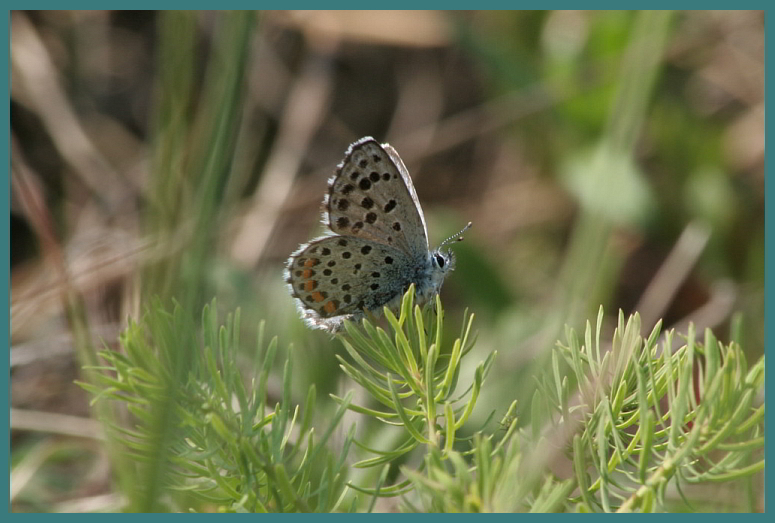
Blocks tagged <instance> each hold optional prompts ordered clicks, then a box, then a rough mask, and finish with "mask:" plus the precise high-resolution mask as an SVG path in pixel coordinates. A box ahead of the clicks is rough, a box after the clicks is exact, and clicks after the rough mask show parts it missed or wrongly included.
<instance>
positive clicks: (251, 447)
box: [82, 288, 764, 512]
mask: <svg viewBox="0 0 775 523" xmlns="http://www.w3.org/2000/svg"><path fill="white" fill-rule="evenodd" d="M239 320H240V317H239V311H237V313H235V314H234V315H229V316H228V318H227V321H226V324H225V325H224V326H221V327H220V328H218V323H217V317H216V312H215V302H213V304H212V305H211V306H209V307H206V308H205V311H204V313H203V316H202V330H201V335H198V336H195V335H194V332H195V331H194V329H193V328H192V327H191V325H189V322H188V321H187V320H186V319H185V315H184V314H183V313H182V309H181V308H180V307H176V308H175V310H174V311H173V312H172V313H171V314H170V313H167V312H166V311H165V310H164V309H163V307H162V306H161V305H160V303H159V302H158V301H156V302H155V303H154V305H153V307H152V308H151V309H150V310H149V311H148V313H147V314H146V316H145V318H144V319H143V321H142V322H141V323H139V324H138V323H131V324H130V326H129V328H128V329H127V330H126V332H125V333H124V334H123V335H122V337H121V344H122V347H123V348H124V353H118V352H113V351H103V352H102V353H101V357H102V358H103V359H104V360H105V361H106V365H104V366H102V367H99V368H95V369H94V370H95V371H99V373H98V376H99V377H98V382H97V383H95V384H82V385H83V386H84V387H86V388H88V389H89V390H91V391H92V392H94V393H95V395H96V398H95V401H96V400H98V399H114V400H119V401H120V402H122V403H123V404H126V405H127V410H128V411H129V413H130V414H131V415H132V416H133V417H134V420H135V427H134V428H127V426H117V425H116V424H113V425H111V426H110V429H111V431H112V433H113V434H114V437H116V438H117V439H118V440H119V442H120V444H121V445H122V447H123V448H124V449H125V450H126V452H128V453H130V454H131V455H132V457H134V458H136V459H137V460H138V462H139V463H142V465H143V466H147V467H152V466H155V467H157V469H158V472H159V474H160V477H162V478H163V481H160V483H159V484H161V485H163V486H164V488H165V492H171V493H175V492H177V493H181V492H187V493H190V494H191V495H194V496H196V498H198V499H200V500H204V501H206V502H209V503H212V504H215V505H216V506H217V507H218V508H219V509H220V510H229V511H340V510H358V511H371V510H373V509H374V507H375V504H376V502H377V501H378V499H379V498H397V497H399V496H400V498H401V501H402V505H403V508H404V509H405V510H410V511H412V510H413V511H420V510H425V511H438V512H459V511H475V512H481V511H486V512H506V511H536V512H546V511H614V510H619V511H633V510H638V511H644V512H646V511H653V510H667V509H670V508H671V507H673V506H674V505H672V503H673V501H671V498H670V496H669V495H668V490H669V489H670V488H672V486H676V487H678V488H679V492H680V486H681V485H682V484H686V483H700V482H720V481H731V480H738V479H742V480H744V481H748V479H746V478H750V477H751V476H752V475H753V474H754V473H756V472H759V471H761V470H762V469H763V467H764V459H763V456H762V453H761V449H762V448H763V443H764V435H763V431H764V429H763V419H764V404H763V402H761V404H758V402H759V400H758V399H757V395H758V394H759V393H760V392H761V390H762V388H763V384H764V359H763V358H762V359H760V360H759V361H758V362H757V363H756V364H754V365H753V366H751V367H750V368H749V367H748V366H747V364H746V361H745V357H744V355H743V352H742V350H741V348H740V345H739V344H738V343H737V342H735V341H733V342H731V343H730V344H728V345H724V344H721V343H720V342H718V340H716V338H715V337H714V336H713V334H712V333H711V332H710V330H706V332H705V340H704V343H700V342H698V341H697V340H696V336H695V333H694V328H693V327H690V329H689V333H688V336H687V337H686V339H685V343H684V344H683V345H682V346H681V347H680V348H678V349H675V350H673V348H672V347H673V341H674V340H675V339H676V336H675V334H674V333H673V332H672V331H669V332H667V333H666V334H664V335H662V336H660V326H659V325H657V327H655V329H654V330H653V331H652V332H651V334H650V335H649V336H648V338H645V339H644V338H641V336H640V320H639V317H638V315H637V314H635V315H633V316H632V317H630V318H629V319H628V320H627V321H626V322H625V320H624V316H623V314H621V313H620V314H619V321H618V325H617V328H616V330H615V332H614V335H613V343H612V344H611V346H610V350H606V346H605V345H604V344H602V343H601V340H600V333H601V328H602V322H603V311H602V308H601V309H600V312H599V314H598V318H597V323H596V327H595V329H594V330H593V328H592V326H591V324H589V323H587V326H586V330H585V334H584V338H583V340H580V339H579V337H578V336H577V335H576V334H575V332H574V331H572V330H570V329H568V330H567V331H566V338H567V341H566V343H564V344H560V343H558V344H557V346H556V347H555V348H554V349H553V350H552V355H551V368H549V369H548V370H547V371H546V372H545V373H543V374H542V375H540V376H538V377H536V384H537V387H536V390H535V393H534V395H533V398H532V403H531V405H530V408H529V410H528V412H527V413H522V417H524V418H527V419H526V420H525V421H522V420H521V419H520V417H517V416H516V414H517V403H516V402H512V403H511V406H510V408H509V409H508V411H507V412H506V414H505V415H504V416H503V417H502V419H501V420H500V423H499V424H498V425H497V429H496V430H492V429H491V426H490V424H489V423H488V422H489V421H490V419H491V418H492V415H491V416H490V418H488V422H486V423H485V424H484V425H483V426H481V427H477V428H472V427H470V425H471V423H470V418H469V417H470V415H471V413H472V411H473V410H474V408H475V406H476V403H477V399H478V397H479V392H480V390H481V389H482V387H483V385H484V383H485V378H486V377H487V376H488V373H489V371H490V370H491V369H492V367H493V362H494V360H495V357H496V354H495V353H493V354H491V355H490V356H489V357H487V358H486V359H485V361H483V362H481V363H479V364H478V365H477V366H476V370H475V372H474V373H473V378H472V380H471V381H472V382H471V383H470V384H466V386H465V387H461V386H460V383H459V381H460V380H461V378H460V376H461V368H462V367H463V361H464V359H465V358H466V357H467V356H468V355H469V353H470V351H471V348H472V347H473V346H474V343H475V340H474V336H473V335H472V322H473V315H470V316H469V315H468V314H467V313H466V315H465V318H464V322H463V327H462V329H461V332H460V336H459V337H458V338H456V339H455V340H454V341H452V342H449V341H447V340H446V337H445V335H444V321H443V309H442V306H441V301H440V300H439V299H438V297H437V299H436V301H435V303H434V304H431V306H428V307H426V308H425V309H421V308H420V307H419V306H417V305H416V304H415V303H414V289H413V288H410V289H409V291H408V292H407V293H406V295H405V296H404V299H403V302H402V304H401V308H400V310H399V314H398V316H397V317H396V316H395V315H394V314H393V313H392V312H390V311H389V310H386V311H385V323H386V325H387V327H386V328H387V330H385V329H383V328H381V327H377V326H375V325H374V323H373V322H372V321H369V320H368V319H365V320H364V321H363V324H362V328H359V327H358V326H356V325H353V324H350V323H346V325H345V329H346V332H345V333H344V334H342V335H340V336H339V338H340V340H341V341H342V343H343V345H344V347H345V349H346V352H347V357H346V356H344V355H342V356H337V357H338V358H339V361H340V365H341V368H342V370H343V371H344V372H345V373H346V374H347V375H348V376H349V377H350V378H352V379H353V380H354V381H355V382H357V383H358V384H359V385H360V386H361V387H362V388H363V389H364V391H366V393H367V394H368V396H367V398H368V399H370V400H371V401H372V402H374V405H368V404H363V405H356V404H355V403H353V401H352V397H353V393H352V391H351V392H350V393H348V394H347V395H345V397H338V396H333V399H334V400H335V402H336V404H337V408H336V410H335V413H334V415H333V417H332V418H331V420H330V422H329V423H328V424H327V427H326V429H325V430H324V431H323V435H322V436H321V437H320V438H317V437H316V436H315V434H316V431H315V429H314V426H315V425H316V423H317V422H318V421H319V420H317V419H316V418H315V416H314V413H315V411H316V408H315V404H316V401H315V389H314V387H310V389H309V391H308V394H307V399H306V402H305V403H304V406H303V408H301V409H300V408H299V407H298V406H294V405H293V399H292V397H291V389H290V383H291V380H290V377H291V365H290V359H288V358H286V361H285V365H284V366H283V373H282V383H283V386H282V393H281V398H279V399H278V401H277V402H276V406H275V407H274V408H273V409H271V408H270V403H269V400H268V399H267V398H268V395H269V394H268V392H267V383H268V380H269V378H270V375H271V370H272V368H273V362H274V360H275V357H276V353H277V339H276V338H275V339H273V340H272V341H271V342H270V343H269V344H268V345H267V346H266V347H264V342H263V339H264V326H263V324H262V325H261V327H260V329H259V335H258V338H259V339H258V342H257V344H256V346H257V350H256V353H255V355H254V356H253V365H252V366H245V365H243V364H238V359H241V358H245V357H246V356H245V355H244V354H243V353H241V352H240V351H239V350H238V349H239V346H240V340H239V335H238V333H239ZM582 342H583V343H582ZM175 354H178V355H177V356H176V355H175ZM180 354H185V355H186V356H185V357H186V358H188V363H187V364H186V365H184V367H186V368H188V372H187V374H186V375H185V379H182V380H178V379H177V378H175V376H174V374H172V373H170V372H169V369H170V368H179V367H180V365H171V364H170V362H171V361H172V360H174V359H175V358H179V357H181V356H180ZM700 357H702V358H704V362H703V363H702V364H700ZM241 370H243V371H244V375H243V374H242V373H241V372H240V371H241ZM245 382H250V383H251V385H250V386H249V387H246V386H245V385H244V383H245ZM461 388H462V389H463V390H462V392H461V391H460V390H458V389H461ZM574 391H575V392H574ZM170 394H171V395H172V399H171V401H169V403H171V404H172V405H174V409H173V410H172V411H171V415H170V416H169V417H168V419H167V420H166V424H164V425H163V427H166V429H165V430H167V431H169V433H168V434H167V437H166V438H161V439H160V438H159V437H158V434H156V433H155V432H154V430H158V429H159V425H158V424H157V423H155V422H154V420H155V419H156V418H155V417H154V415H153V413H154V409H155V406H156V405H160V404H161V405H163V404H165V401H163V400H164V399H165V398H166V399H169V396H168V395H170ZM347 409H349V410H351V411H352V412H355V413H357V414H359V415H361V416H362V417H363V418H362V419H364V420H365V421H366V430H364V431H361V432H360V433H359V435H358V437H357V438H356V431H355V427H354V426H353V427H350V428H349V429H348V430H347V432H346V435H345V436H344V438H342V441H341V443H337V444H336V449H334V448H333V447H334V446H335V445H334V444H333V439H332V438H331V435H332V434H333V433H334V430H335V429H336V428H337V426H338V424H339V422H340V420H341V418H342V416H343V414H344V412H345V410H347ZM300 417H301V422H300V423H299V418H300ZM374 425H386V426H388V427H389V428H391V429H392V430H393V431H395V433H396V434H398V436H397V437H396V438H395V439H394V440H393V442H392V443H391V444H389V445H387V448H385V446H384V445H383V446H382V447H380V448H377V446H376V445H372V444H370V443H369V439H368V438H369V434H374V433H384V431H381V430H380V431H376V430H372V429H373V428H374ZM158 441H170V442H173V444H172V445H170V446H169V448H168V449H164V450H165V451H164V452H160V451H159V449H158V448H156V446H155V445H156V443H157V442H158ZM353 443H355V445H354V446H353V445H352V444H353ZM356 447H357V448H358V449H360V450H361V451H364V452H366V453H368V454H369V455H370V457H367V458H365V459H361V460H360V461H357V462H355V463H354V464H353V465H352V468H351V469H350V471H349V474H351V475H352V473H353V472H355V471H366V472H367V474H364V475H361V476H360V477H358V478H352V477H351V478H350V480H349V481H348V480H347V479H346V478H347V477H348V467H347V466H346V465H345V464H346V463H348V462H349V460H350V459H352V458H351V454H353V453H354V452H356ZM154 459H161V460H162V461H161V463H154V462H153V460H154ZM563 460H564V461H565V462H566V463H569V464H570V466H569V467H568V468H569V469H572V470H573V472H572V473H570V474H568V475H567V477H558V476H557V475H555V474H554V473H552V472H551V467H550V465H551V464H552V463H553V462H555V463H556V462H557V461H563ZM369 471H373V473H369ZM399 473H402V474H403V477H399ZM128 494H129V495H130V498H132V497H133V495H134V496H140V495H142V494H143V489H142V488H140V487H138V492H135V493H134V494H133V493H128ZM144 495H150V496H154V495H157V493H147V492H145V493H144ZM165 499H166V498H165ZM191 499H193V498H191ZM191 499H190V498H185V497H175V496H172V501H171V503H170V508H173V509H182V508H186V507H187V506H191V505H192V501H191ZM687 502H688V501H687ZM688 503H690V502H688ZM136 506H144V505H142V504H140V505H136ZM690 506H691V505H690Z"/></svg>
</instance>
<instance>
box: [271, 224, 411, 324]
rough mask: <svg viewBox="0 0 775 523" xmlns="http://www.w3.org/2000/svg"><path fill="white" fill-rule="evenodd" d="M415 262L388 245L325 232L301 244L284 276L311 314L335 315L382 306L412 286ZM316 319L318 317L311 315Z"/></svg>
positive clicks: (375, 308) (374, 309)
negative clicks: (410, 281) (412, 269)
mask: <svg viewBox="0 0 775 523" xmlns="http://www.w3.org/2000/svg"><path fill="white" fill-rule="evenodd" d="M411 267H412V266H411V262H410V260H409V259H408V258H407V257H406V255H405V254H404V253H403V252H401V251H399V250H398V249H396V248H395V247H392V246H390V245H383V244H380V243H377V242H373V241H371V240H367V239H364V238H356V237H344V236H323V237H321V238H317V239H315V240H312V241H311V242H310V243H308V244H306V245H302V246H301V247H300V248H299V250H298V251H296V252H295V253H293V254H292V255H291V257H290V259H289V260H288V265H287V267H286V274H285V281H286V283H288V285H289V287H290V291H291V294H292V295H293V297H294V298H296V299H297V300H299V302H300V305H301V309H302V310H303V312H305V313H310V312H312V313H313V315H312V316H311V318H312V319H313V320H314V319H316V318H315V317H317V318H323V319H328V318H335V317H338V316H346V315H350V314H356V313H361V312H362V311H363V309H366V310H369V311H381V309H382V307H383V306H384V305H385V304H387V303H388V302H390V301H391V300H392V299H394V298H395V297H396V296H397V295H400V294H401V293H402V292H404V291H406V289H407V288H408V287H409V279H410V275H411V273H412V271H411ZM313 323H314V321H313Z"/></svg>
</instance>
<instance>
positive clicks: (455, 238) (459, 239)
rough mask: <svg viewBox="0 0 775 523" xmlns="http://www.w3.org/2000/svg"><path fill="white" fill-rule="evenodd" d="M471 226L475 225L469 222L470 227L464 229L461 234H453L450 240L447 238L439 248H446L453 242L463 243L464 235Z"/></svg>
mask: <svg viewBox="0 0 775 523" xmlns="http://www.w3.org/2000/svg"><path fill="white" fill-rule="evenodd" d="M471 225H473V223H471V222H468V225H466V226H465V227H463V228H462V229H461V231H460V232H459V233H457V234H453V235H452V236H450V237H449V238H447V239H446V240H444V241H443V242H441V245H439V248H441V247H444V246H445V245H446V244H448V243H450V242H452V241H456V242H462V241H463V233H464V232H466V231H467V230H468V229H470V228H471Z"/></svg>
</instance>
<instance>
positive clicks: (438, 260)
mask: <svg viewBox="0 0 775 523" xmlns="http://www.w3.org/2000/svg"><path fill="white" fill-rule="evenodd" d="M434 256H435V257H436V263H437V264H438V266H439V268H441V269H443V268H444V256H442V255H441V254H439V253H436V254H435V255H434Z"/></svg>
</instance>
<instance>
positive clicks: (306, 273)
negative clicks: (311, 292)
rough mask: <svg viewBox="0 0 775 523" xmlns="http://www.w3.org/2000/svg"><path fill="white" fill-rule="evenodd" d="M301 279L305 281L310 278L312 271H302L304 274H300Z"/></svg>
mask: <svg viewBox="0 0 775 523" xmlns="http://www.w3.org/2000/svg"><path fill="white" fill-rule="evenodd" d="M301 277H302V278H304V279H305V280H309V279H310V278H312V269H304V272H302V273H301Z"/></svg>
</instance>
